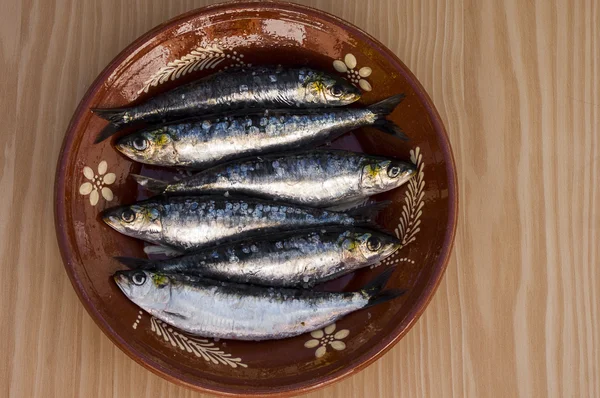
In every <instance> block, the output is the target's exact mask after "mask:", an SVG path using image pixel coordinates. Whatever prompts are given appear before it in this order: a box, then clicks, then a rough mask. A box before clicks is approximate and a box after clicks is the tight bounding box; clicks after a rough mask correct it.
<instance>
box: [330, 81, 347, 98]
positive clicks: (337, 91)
mask: <svg viewBox="0 0 600 398" xmlns="http://www.w3.org/2000/svg"><path fill="white" fill-rule="evenodd" d="M330 91H331V95H333V96H334V97H339V96H341V95H342V94H343V93H344V89H342V86H340V85H339V84H334V85H333V86H331V89H330Z"/></svg>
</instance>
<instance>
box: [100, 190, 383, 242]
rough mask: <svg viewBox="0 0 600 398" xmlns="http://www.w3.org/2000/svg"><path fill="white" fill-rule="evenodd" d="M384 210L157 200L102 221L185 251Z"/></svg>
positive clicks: (111, 212) (347, 221) (220, 199)
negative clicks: (350, 210) (335, 209)
mask: <svg viewBox="0 0 600 398" xmlns="http://www.w3.org/2000/svg"><path fill="white" fill-rule="evenodd" d="M378 210H379V207H377V206H373V207H363V208H359V209H356V210H353V212H351V213H339V212H334V211H326V210H322V209H315V208H310V207H303V206H298V205H293V204H286V203H277V204H274V203H273V202H269V201H266V200H261V199H254V198H243V197H225V196H219V195H213V196H201V197H185V196H184V197H155V198H151V199H148V200H146V201H143V202H138V203H136V204H133V205H129V206H119V207H115V208H111V209H107V210H105V211H104V213H103V220H104V221H105V222H106V223H107V224H108V225H109V226H111V227H112V228H114V229H116V230H117V231H119V232H121V233H123V234H125V235H129V236H133V237H136V238H139V239H143V240H146V241H148V242H151V243H156V244H161V245H168V246H171V247H173V248H176V249H180V250H194V249H197V248H200V247H202V246H206V245H212V244H216V243H219V242H222V241H224V240H231V239H233V238H235V239H243V238H246V237H249V236H252V235H256V234H258V233H269V232H276V231H285V230H296V229H306V228H310V227H317V226H326V225H344V226H356V225H365V223H369V222H370V219H371V216H372V214H373V213H376V212H377V211H378Z"/></svg>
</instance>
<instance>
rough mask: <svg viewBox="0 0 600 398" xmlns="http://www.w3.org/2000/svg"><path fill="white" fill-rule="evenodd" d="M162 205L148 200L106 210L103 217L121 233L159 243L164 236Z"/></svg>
mask: <svg viewBox="0 0 600 398" xmlns="http://www.w3.org/2000/svg"><path fill="white" fill-rule="evenodd" d="M161 214H162V212H161V207H160V205H158V204H155V203H152V202H147V203H140V204H134V205H129V206H119V207H113V208H110V209H106V210H104V212H103V213H102V219H103V220H104V222H105V223H106V224H108V225H109V226H110V227H112V228H113V229H115V230H117V231H119V232H120V233H122V234H124V235H127V236H132V237H134V238H138V239H143V240H146V241H149V242H156V243H158V242H159V240H160V238H161V236H162V220H161Z"/></svg>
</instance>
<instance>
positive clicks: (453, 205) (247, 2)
mask: <svg viewBox="0 0 600 398" xmlns="http://www.w3.org/2000/svg"><path fill="white" fill-rule="evenodd" d="M239 8H246V9H252V10H253V11H257V12H260V11H266V10H268V11H273V10H282V11H293V12H301V13H304V14H311V13H312V14H317V15H318V16H319V17H322V18H324V19H328V20H329V21H330V22H331V23H333V24H334V25H338V26H340V25H341V26H342V27H343V28H344V29H347V30H350V31H351V32H352V33H353V34H356V35H358V36H362V37H363V38H364V39H366V40H367V41H370V44H372V45H373V46H375V47H377V48H378V50H381V52H382V53H383V54H384V55H385V56H386V57H387V58H388V60H389V61H390V62H392V63H394V64H396V65H395V66H397V67H399V68H398V69H399V71H400V72H401V73H403V74H404V76H405V78H406V80H407V82H408V83H409V85H410V86H411V87H412V88H413V90H415V94H416V95H417V96H418V97H419V99H420V101H421V102H422V103H423V105H424V106H425V108H426V110H427V112H428V113H429V114H430V117H431V122H432V125H433V128H434V130H435V131H436V133H437V134H439V135H440V136H441V138H442V140H440V150H441V152H442V153H443V154H444V157H445V158H446V159H447V162H446V165H445V170H446V174H447V178H448V200H449V203H448V228H447V229H446V234H445V236H444V240H443V244H442V249H441V251H440V254H439V256H438V260H437V261H438V265H437V266H435V267H434V270H433V273H432V276H431V278H430V280H429V281H428V283H427V284H426V286H425V287H424V289H423V290H422V292H421V294H420V296H419V297H418V298H417V299H416V300H415V305H414V306H413V308H412V309H411V311H410V312H409V313H408V314H407V316H406V319H408V321H406V322H401V323H398V324H397V325H396V326H395V327H394V329H393V331H392V333H390V334H389V338H386V339H384V340H382V341H380V342H378V343H376V344H375V345H374V346H373V347H372V348H371V349H369V350H368V351H367V352H365V353H364V354H362V355H360V356H358V357H356V358H353V359H352V360H350V361H349V362H348V363H347V364H346V366H345V368H344V369H341V370H338V371H335V372H333V373H332V374H330V375H324V376H319V377H317V378H314V379H312V380H309V381H301V382H297V383H293V384H288V385H285V386H277V387H271V388H264V389H253V390H252V391H250V392H249V391H242V390H241V389H239V388H228V387H223V388H222V387H221V386H215V385H210V384H209V385H200V384H198V383H194V382H192V381H190V380H187V379H186V378H185V376H181V375H179V376H180V377H178V376H177V375H176V372H173V371H171V370H170V369H169V368H168V367H165V366H162V365H161V364H159V363H157V362H155V361H150V360H148V359H147V360H144V359H143V358H145V357H144V356H143V355H141V354H140V353H138V352H137V350H135V349H134V347H132V346H131V345H130V344H129V343H127V342H126V341H125V340H124V339H122V338H121V337H120V335H119V334H118V333H116V331H115V330H113V328H112V327H111V326H110V325H109V324H108V323H107V322H106V321H105V320H104V318H103V317H102V316H100V314H99V312H98V311H97V310H96V308H95V306H94V305H93V304H92V302H91V299H90V297H89V296H88V295H87V294H86V293H85V290H84V289H83V286H82V284H81V283H80V280H79V278H77V277H76V275H75V269H74V264H73V262H71V261H70V258H69V255H68V253H71V252H73V250H74V248H73V247H72V245H71V244H70V242H69V239H68V236H67V234H66V232H65V229H64V228H63V225H64V224H65V221H66V220H67V219H68V216H67V214H66V212H65V206H64V203H65V189H64V187H65V179H66V177H65V176H66V173H65V169H66V163H67V160H68V158H69V156H67V153H69V152H70V151H69V150H70V149H71V148H72V146H73V143H74V140H75V134H74V132H75V128H76V127H77V125H78V124H79V122H80V121H81V119H82V116H84V112H85V111H86V110H88V109H89V105H90V102H91V98H92V94H93V93H94V92H95V91H97V90H98V88H99V87H100V86H101V85H102V84H103V83H104V81H105V80H106V78H107V77H108V76H110V74H112V73H113V72H114V70H115V69H116V68H117V67H118V66H119V65H120V64H121V63H122V62H123V61H124V60H125V59H126V58H127V57H129V56H130V55H131V54H132V53H134V52H135V50H136V49H137V48H139V46H140V45H141V44H143V43H144V42H146V41H147V40H150V39H151V38H152V37H154V36H156V35H157V34H159V33H160V32H161V31H163V30H167V29H169V28H171V27H172V26H174V25H176V24H179V23H181V22H183V21H185V20H187V19H190V17H192V16H193V17H196V16H198V15H202V14H209V13H215V12H219V11H224V10H228V9H239ZM458 202H459V198H458V190H457V173H456V163H455V160H454V155H453V152H452V147H451V144H450V140H449V138H448V134H447V132H446V129H445V127H444V124H443V121H442V119H441V117H440V115H439V113H438V111H437V109H436V108H435V106H434V104H433V101H432V100H431V98H430V97H429V95H428V94H427V92H426V91H425V89H424V88H423V86H422V85H421V83H420V82H419V80H417V78H416V77H415V75H414V74H413V73H412V71H411V70H410V69H409V68H408V67H407V66H406V65H405V64H404V63H403V62H402V61H401V60H400V59H399V58H398V57H397V56H396V55H395V54H394V53H393V52H392V51H391V50H389V49H388V48H387V47H386V46H385V45H383V44H382V43H381V42H380V41H379V40H377V39H376V38H374V37H373V36H371V35H370V34H369V33H367V32H365V31H363V30H362V29H360V28H358V27H357V26H355V25H354V24H352V23H350V22H348V21H345V20H343V19H342V18H340V17H337V16H335V15H333V14H330V13H328V12H326V11H323V10H319V9H317V8H313V7H309V6H305V5H301V4H296V3H291V2H288V1H276V0H266V1H264V0H263V1H260V0H241V1H240V0H233V1H227V2H224V3H218V4H213V5H209V6H205V7H201V8H196V9H194V10H190V11H188V12H185V13H183V14H180V15H177V16H175V17H173V18H171V19H169V20H167V21H165V22H163V23H161V24H159V25H157V26H155V27H154V28H152V29H150V30H149V31H147V32H146V33H144V34H143V35H141V36H140V37H138V38H137V39H136V40H134V41H133V42H132V43H131V44H129V45H128V46H127V47H125V49H123V50H122V51H121V52H119V54H117V55H116V56H115V57H114V58H113V59H112V61H111V62H110V63H109V64H108V65H107V66H106V67H105V68H104V69H103V70H102V72H100V74H99V75H98V76H97V77H96V79H94V81H93V83H92V84H91V85H90V86H89V88H88V89H87V90H86V92H85V94H84V96H83V97H82V99H81V101H80V102H79V105H78V106H77V108H76V110H75V112H74V113H73V116H72V117H71V120H70V122H69V125H68V127H67V130H66V133H65V136H64V139H63V143H62V145H61V149H60V154H59V158H58V161H57V167H56V175H55V184H54V224H55V230H56V236H57V240H58V246H59V249H60V253H61V257H62V260H63V264H64V267H65V271H66V272H67V275H68V277H69V280H70V281H71V284H72V286H73V288H74V290H75V292H76V294H77V296H78V298H79V300H80V301H81V303H82V304H83V306H84V308H85V309H86V311H87V312H88V314H89V315H90V316H91V318H92V319H93V320H94V322H95V323H96V325H97V326H98V327H99V328H100V330H102V332H103V333H104V334H105V335H106V336H107V337H108V338H109V339H110V340H111V341H112V342H113V343H114V344H115V345H116V346H117V347H119V349H120V350H121V351H123V352H124V353H125V354H127V356H129V357H130V358H131V359H133V360H134V361H135V362H137V363H139V364H140V365H142V366H143V367H144V368H146V369H148V370H150V371H151V372H153V373H154V374H156V375H158V376H160V377H162V378H164V379H166V380H168V381H170V382H173V383H175V384H179V385H182V386H185V387H187V388H190V389H193V390H196V391H200V392H206V393H212V394H219V395H222V396H239V394H242V393H243V394H244V395H249V396H254V397H260V396H262V397H273V396H291V395H297V394H301V393H308V392H311V391H314V390H317V389H320V388H323V387H325V386H327V385H331V384H333V383H335V382H338V381H340V380H342V379H345V378H346V377H349V376H350V375H352V374H355V373H358V372H359V371H361V370H363V369H364V368H366V367H367V366H369V365H371V364H372V363H373V362H375V361H376V360H378V359H379V358H381V357H382V356H383V355H384V354H385V353H387V352H388V351H389V350H390V349H391V348H392V347H393V346H394V345H395V344H396V343H398V342H399V341H400V340H401V339H402V338H403V337H404V336H405V335H406V334H407V333H408V332H409V331H410V329H412V327H413V326H414V325H415V323H416V322H417V321H418V320H419V318H420V317H421V315H422V314H423V312H424V311H425V309H426V308H427V306H428V305H429V303H430V301H431V300H432V298H433V296H434V294H435V292H436V290H437V288H438V286H439V284H440V282H441V280H442V278H443V276H444V273H445V271H446V269H447V267H448V263H449V261H450V256H451V253H452V248H453V244H454V239H455V236H456V228H457V219H458Z"/></svg>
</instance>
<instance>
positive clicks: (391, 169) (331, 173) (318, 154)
mask: <svg viewBox="0 0 600 398" xmlns="http://www.w3.org/2000/svg"><path fill="white" fill-rule="evenodd" d="M415 173H416V167H415V166H414V165H413V164H412V163H406V162H401V161H398V160H394V159H388V158H384V157H380V156H371V155H366V154H363V153H354V152H348V151H342V150H332V149H317V150H310V151H303V152H297V153H290V154H275V155H267V156H263V157H257V158H250V159H242V160H239V161H232V162H229V163H225V164H223V165H219V166H215V167H212V168H210V169H207V170H204V171H201V172H199V173H197V174H195V175H193V176H190V177H188V178H185V179H182V180H180V181H176V182H173V183H167V182H164V181H159V180H156V179H152V178H149V177H143V176H139V175H135V174H132V177H134V178H135V179H136V181H137V182H138V183H139V184H140V185H142V186H144V187H146V188H148V189H149V190H150V191H153V192H162V193H165V194H187V195H190V194H195V195H196V194H200V195H201V194H216V193H224V192H230V193H235V194H241V195H249V196H255V197H260V198H275V199H277V200H282V201H285V202H288V203H296V204H301V205H306V206H314V207H328V206H334V205H339V204H344V203H356V202H357V201H359V200H361V199H365V198H367V197H368V196H370V195H375V194H378V193H382V192H385V191H389V190H391V189H394V188H397V187H399V186H400V185H402V184H404V183H405V182H406V181H408V180H409V179H410V178H411V177H412V176H413V175H414V174H415Z"/></svg>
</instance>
